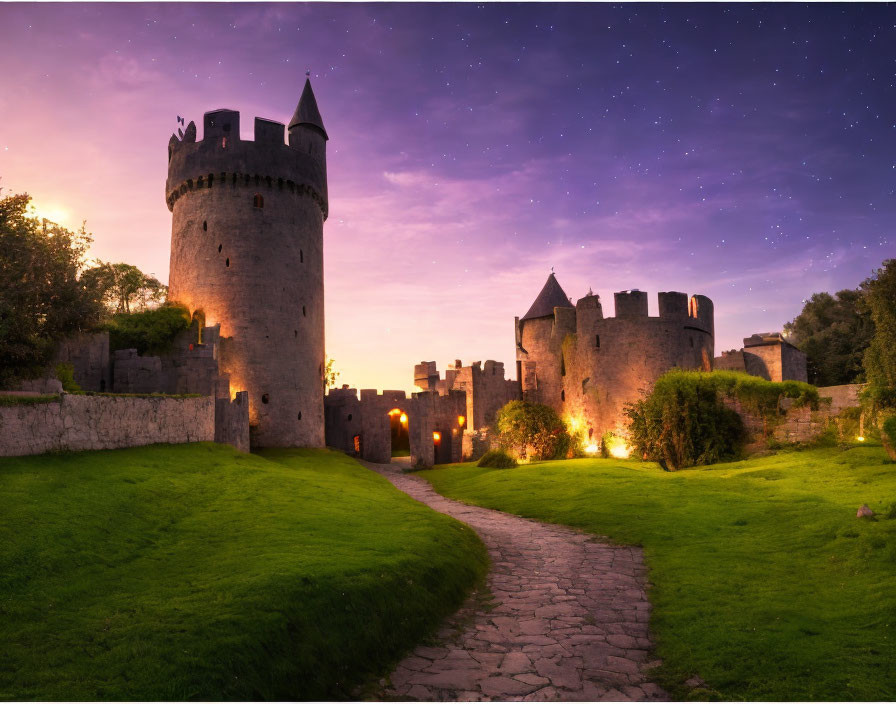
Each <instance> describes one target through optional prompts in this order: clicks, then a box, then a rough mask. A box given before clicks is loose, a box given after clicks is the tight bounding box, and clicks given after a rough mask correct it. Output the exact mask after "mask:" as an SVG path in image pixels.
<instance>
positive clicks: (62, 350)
mask: <svg viewBox="0 0 896 704" xmlns="http://www.w3.org/2000/svg"><path fill="white" fill-rule="evenodd" d="M56 362H65V363H66V364H71V365H72V367H73V369H74V377H75V382H76V383H77V384H78V386H80V387H81V388H82V389H83V390H84V391H111V390H112V378H111V374H110V365H109V333H108V332H97V333H80V334H77V335H73V336H71V337H69V338H66V339H65V340H63V341H62V342H61V343H60V344H59V349H58V350H57V351H56Z"/></svg>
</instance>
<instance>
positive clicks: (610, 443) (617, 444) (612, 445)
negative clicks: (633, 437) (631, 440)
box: [600, 431, 629, 459]
mask: <svg viewBox="0 0 896 704" xmlns="http://www.w3.org/2000/svg"><path fill="white" fill-rule="evenodd" d="M600 454H601V457H613V458H615V459H624V458H626V457H628V454H629V451H628V445H627V443H626V442H625V438H623V437H620V436H619V435H616V433H612V432H610V431H607V432H606V433H604V434H603V435H602V436H601V438H600Z"/></svg>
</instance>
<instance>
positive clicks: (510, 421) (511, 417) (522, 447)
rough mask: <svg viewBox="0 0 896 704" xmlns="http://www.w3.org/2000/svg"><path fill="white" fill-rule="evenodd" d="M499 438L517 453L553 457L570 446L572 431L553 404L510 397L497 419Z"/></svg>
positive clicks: (526, 455) (535, 456)
mask: <svg viewBox="0 0 896 704" xmlns="http://www.w3.org/2000/svg"><path fill="white" fill-rule="evenodd" d="M495 427H496V428H497V431H498V442H499V444H500V445H501V446H502V447H503V448H504V449H506V450H510V451H511V452H512V453H514V454H515V455H516V456H517V457H521V458H522V457H528V458H529V459H534V460H546V459H553V458H554V457H556V456H557V455H558V453H562V455H564V456H565V454H566V451H567V450H568V447H569V435H568V433H567V432H566V427H565V426H564V424H563V421H562V420H560V416H558V415H557V412H556V411H555V410H554V409H553V408H551V407H550V406H545V405H544V404H541V403H529V402H528V401H510V402H509V403H507V404H506V405H505V406H504V407H503V408H501V410H499V411H498V414H497V416H496V419H495Z"/></svg>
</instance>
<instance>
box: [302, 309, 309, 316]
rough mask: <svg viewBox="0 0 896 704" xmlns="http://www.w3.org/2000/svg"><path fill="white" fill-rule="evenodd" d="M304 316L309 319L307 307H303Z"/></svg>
mask: <svg viewBox="0 0 896 704" xmlns="http://www.w3.org/2000/svg"><path fill="white" fill-rule="evenodd" d="M302 315H303V316H305V317H306V318H307V317H308V311H306V310H305V306H302Z"/></svg>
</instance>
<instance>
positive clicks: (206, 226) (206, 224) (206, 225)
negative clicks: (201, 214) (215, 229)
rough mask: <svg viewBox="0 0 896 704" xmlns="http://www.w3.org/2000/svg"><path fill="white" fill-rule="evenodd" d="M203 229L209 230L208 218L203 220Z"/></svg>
mask: <svg viewBox="0 0 896 704" xmlns="http://www.w3.org/2000/svg"><path fill="white" fill-rule="evenodd" d="M202 231H203V232H207V231H208V221H206V220H203V221H202Z"/></svg>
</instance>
